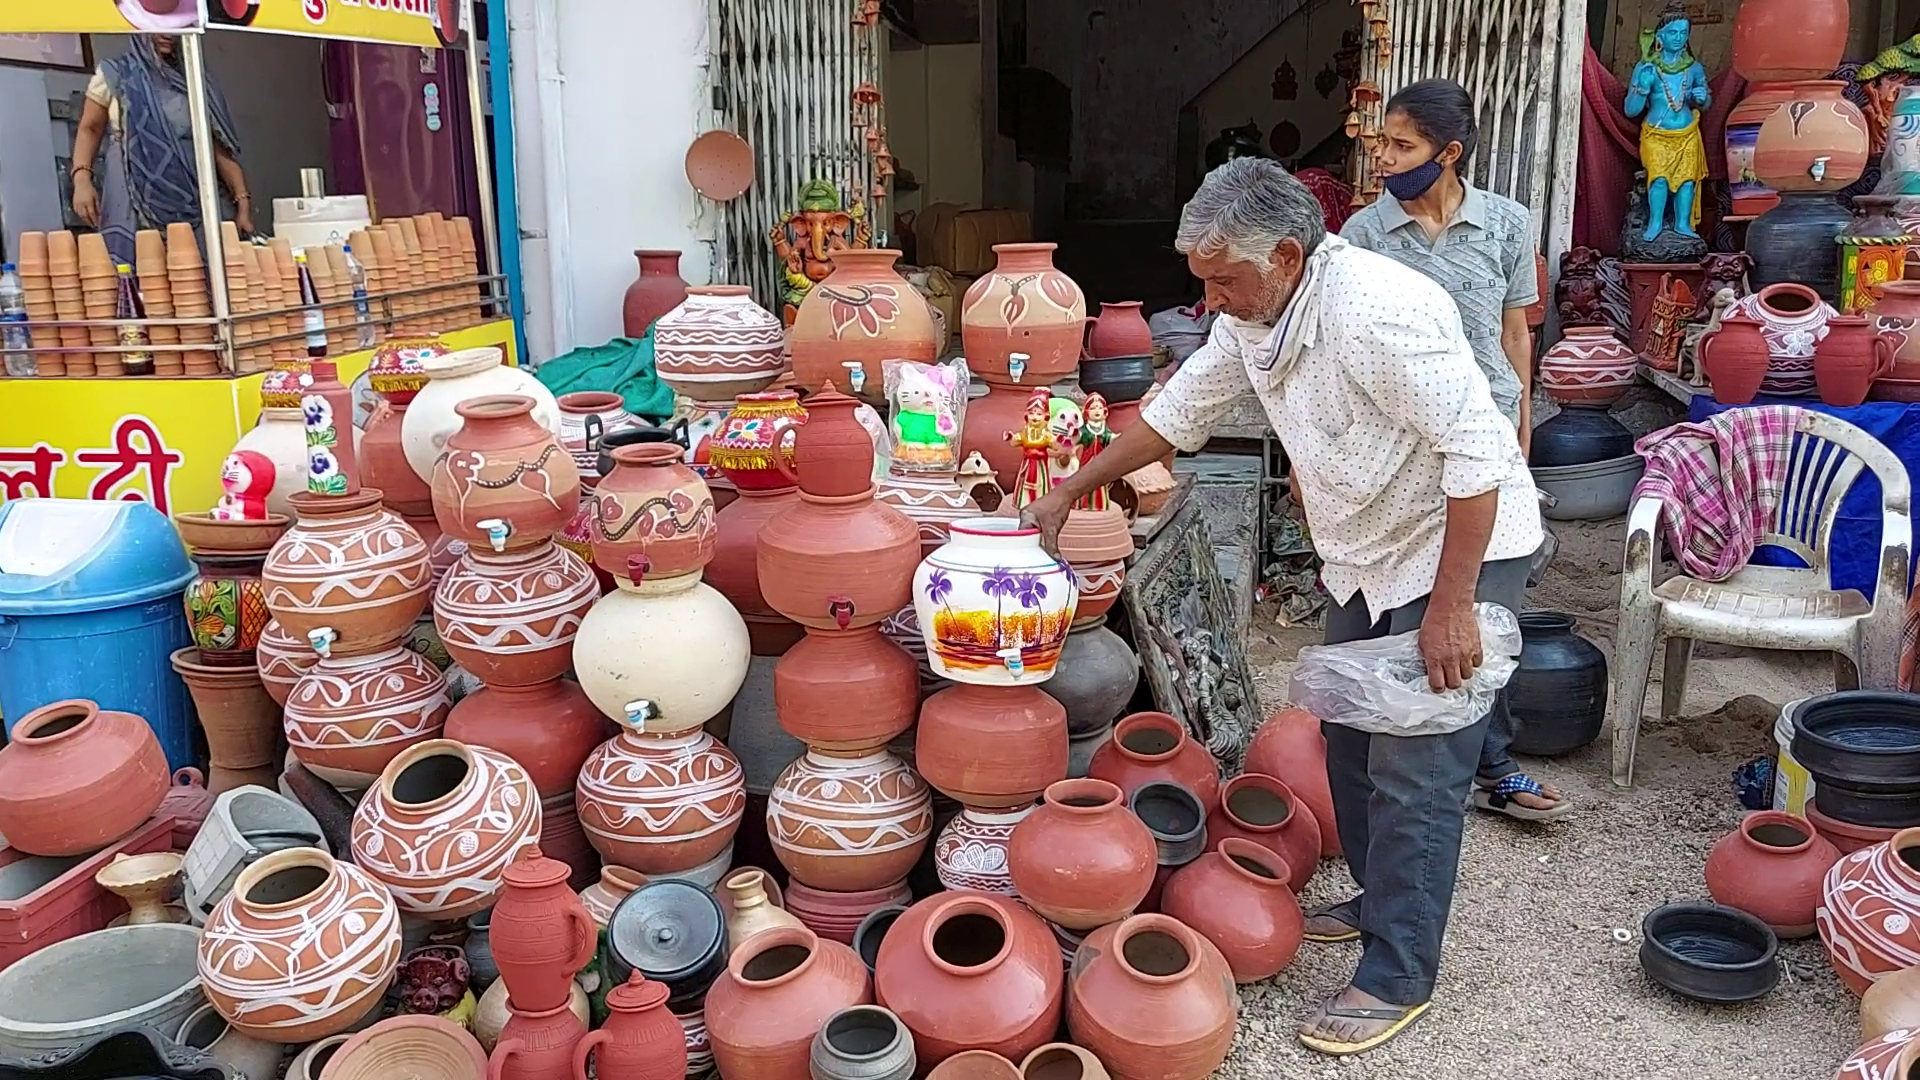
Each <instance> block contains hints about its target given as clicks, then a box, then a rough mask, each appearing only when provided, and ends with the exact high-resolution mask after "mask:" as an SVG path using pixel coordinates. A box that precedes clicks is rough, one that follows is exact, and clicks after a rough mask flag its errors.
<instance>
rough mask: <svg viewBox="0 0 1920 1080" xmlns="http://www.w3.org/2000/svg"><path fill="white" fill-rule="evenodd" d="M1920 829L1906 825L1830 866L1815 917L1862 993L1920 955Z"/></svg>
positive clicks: (1833, 956) (1843, 971) (1845, 976)
mask: <svg viewBox="0 0 1920 1080" xmlns="http://www.w3.org/2000/svg"><path fill="white" fill-rule="evenodd" d="M1917 853H1920V829H1903V830H1901V831H1900V832H1897V833H1895V834H1894V835H1893V839H1891V840H1886V841H1883V842H1881V843H1878V844H1874V845H1873V846H1871V847H1866V848H1862V849H1860V850H1859V851H1856V852H1853V853H1852V854H1850V855H1847V856H1845V857H1843V858H1841V859H1840V861H1839V862H1836V863H1834V864H1833V869H1831V870H1829V871H1827V877H1826V881H1825V882H1824V883H1823V885H1822V888H1821V903H1820V907H1819V908H1818V909H1817V910H1816V911H1815V912H1814V922H1815V923H1816V925H1817V926H1818V928H1819V931H1820V940H1821V941H1822V942H1823V943H1825V945H1826V947H1827V957H1828V959H1829V960H1831V961H1832V962H1833V970H1834V971H1835V972H1837V973H1838V974H1839V976H1840V981H1841V982H1844V983H1846V984H1847V987H1848V988H1849V989H1851V990H1852V991H1853V992H1854V993H1856V994H1861V993H1865V992H1866V989H1867V987H1868V985H1870V984H1871V983H1873V982H1875V981H1876V980H1879V979H1882V978H1885V977H1886V976H1888V975H1891V974H1892V973H1894V972H1896V971H1900V970H1903V969H1905V968H1908V967H1913V966H1915V965H1914V964H1913V962H1912V958H1914V957H1917V956H1920V869H1915V867H1914V865H1913V864H1911V863H1909V862H1908V861H1907V860H1908V859H1909V858H1914V859H1920V854H1917Z"/></svg>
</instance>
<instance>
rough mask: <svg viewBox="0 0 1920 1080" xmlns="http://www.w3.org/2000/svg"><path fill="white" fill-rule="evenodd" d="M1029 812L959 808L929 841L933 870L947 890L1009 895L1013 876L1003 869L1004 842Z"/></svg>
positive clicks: (1028, 809) (1011, 835) (1004, 863)
mask: <svg viewBox="0 0 1920 1080" xmlns="http://www.w3.org/2000/svg"><path fill="white" fill-rule="evenodd" d="M1032 812H1033V808H1032V807H1031V806H1020V807H1015V808H1014V809H1011V810H979V809H975V808H974V807H971V806H966V807H961V809H960V812H959V813H958V814H955V815H954V816H953V818H952V819H951V820H950V821H948V822H947V824H946V827H945V828H943V829H941V830H940V835H939V836H938V837H937V838H935V840H934V842H933V869H934V873H935V874H937V875H938V876H939V878H940V884H942V885H945V886H946V887H947V888H949V889H971V890H973V891H974V892H990V893H999V894H1001V895H1003V896H1013V895H1015V894H1014V891H1013V875H1012V873H1011V872H1010V871H1009V870H1008V869H1007V841H1009V840H1011V839H1013V828H1014V826H1016V825H1018V824H1020V822H1021V821H1022V820H1023V819H1025V818H1026V816H1027V815H1028V814H1030V813H1032Z"/></svg>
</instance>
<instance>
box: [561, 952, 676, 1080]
mask: <svg viewBox="0 0 1920 1080" xmlns="http://www.w3.org/2000/svg"><path fill="white" fill-rule="evenodd" d="M607 1009H608V1010H609V1015H608V1017H607V1022H606V1024H605V1026H603V1027H601V1028H600V1030H598V1031H595V1032H592V1033H590V1034H589V1035H588V1036H587V1037H586V1038H584V1039H581V1040H580V1042H579V1043H578V1044H577V1045H576V1046H575V1047H574V1048H573V1077H574V1080H589V1077H588V1073H587V1065H588V1063H589V1062H591V1063H592V1065H593V1075H594V1076H598V1077H601V1078H602V1080H680V1078H681V1077H683V1076H685V1075H686V1073H687V1045H686V1037H685V1034H684V1033H683V1032H682V1031H681V1029H680V1021H679V1020H678V1019H676V1018H675V1017H674V1015H673V1014H672V1013H670V1012H668V1011H667V987H666V985H665V984H664V983H657V982H651V981H649V980H648V979H647V977H646V976H644V975H642V974H640V973H639V972H637V971H636V972H634V973H633V974H632V975H629V976H627V981H626V982H624V983H622V984H621V985H619V986H616V987H614V988H613V990H612V991H611V992H610V993H608V994H607Z"/></svg>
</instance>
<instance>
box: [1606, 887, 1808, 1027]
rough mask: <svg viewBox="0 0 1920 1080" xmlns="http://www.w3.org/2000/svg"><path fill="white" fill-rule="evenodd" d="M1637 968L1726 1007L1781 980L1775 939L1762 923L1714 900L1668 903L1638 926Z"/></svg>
mask: <svg viewBox="0 0 1920 1080" xmlns="http://www.w3.org/2000/svg"><path fill="white" fill-rule="evenodd" d="M1640 934H1641V938H1640V966H1641V967H1642V968H1644V969H1645V970H1646V973H1647V977H1648V978H1650V979H1652V980H1653V981H1654V982H1657V983H1659V984H1660V985H1661V986H1664V987H1666V988H1667V989H1669V990H1671V991H1673V992H1674V993H1676V994H1679V995H1680V996H1681V997H1688V998H1692V999H1693V1000H1695V1001H1705V1002H1709V1003H1712V1004H1716V1005H1731V1004H1735V1003H1737V1002H1742V1001H1752V1000H1754V999H1755V998H1759V997H1764V996H1766V995H1767V994H1768V993H1769V992H1771V991H1772V990H1773V988H1774V986H1775V985H1776V984H1778V983H1779V981H1780V959H1779V955H1778V954H1779V951H1780V942H1779V939H1778V938H1776V937H1774V935H1773V931H1772V930H1769V929H1768V928H1767V924H1765V923H1763V922H1761V921H1760V920H1759V919H1756V918H1754V917H1753V916H1751V915H1749V914H1747V913H1746V912H1744V911H1736V910H1734V909H1733V908H1730V907H1722V906H1721V905H1719V904H1706V903H1681V904H1668V905H1667V906H1666V907H1663V908H1656V909H1654V910H1653V911H1651V912H1649V913H1648V914H1647V917H1646V919H1645V920H1643V921H1642V922H1641V924H1640Z"/></svg>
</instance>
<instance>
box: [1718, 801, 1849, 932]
mask: <svg viewBox="0 0 1920 1080" xmlns="http://www.w3.org/2000/svg"><path fill="white" fill-rule="evenodd" d="M1839 860H1840V849H1839V848H1836V847H1834V846H1833V844H1831V843H1829V842H1828V841H1827V840H1826V838H1825V837H1822V836H1821V835H1820V834H1819V833H1817V832H1815V831H1814V828H1813V826H1812V825H1810V824H1808V823H1807V820H1806V819H1805V818H1802V817H1799V816H1797V815H1794V814H1786V813H1781V812H1779V811H1777V810H1762V811H1759V812H1758V813H1752V814H1748V815H1747V816H1746V818H1745V819H1744V820H1742V821H1741V822H1740V827H1739V828H1737V829H1735V830H1734V831H1733V832H1731V833H1728V834H1727V835H1726V836H1723V837H1721V838H1720V840H1719V841H1718V842H1717V843H1715V844H1714V845H1713V849H1712V850H1711V851H1709V852H1708V853H1707V867H1706V875H1707V894H1708V895H1710V896H1712V897H1713V899H1714V902H1715V903H1718V904H1725V905H1726V906H1728V907H1731V908H1738V909H1739V910H1741V911H1744V912H1746V913H1747V914H1749V915H1752V916H1753V917H1754V918H1756V919H1759V920H1760V921H1761V922H1763V923H1766V924H1767V925H1768V926H1769V927H1771V928H1772V930H1773V932H1774V933H1775V934H1776V935H1778V936H1780V937H1782V938H1803V937H1810V936H1812V934H1813V932H1814V921H1813V913H1814V910H1815V909H1816V908H1818V907H1819V906H1820V892H1821V888H1822V886H1823V884H1824V883H1825V881H1826V877H1827V871H1829V870H1831V869H1832V868H1833V864H1834V863H1836V862H1838V861H1839Z"/></svg>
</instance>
